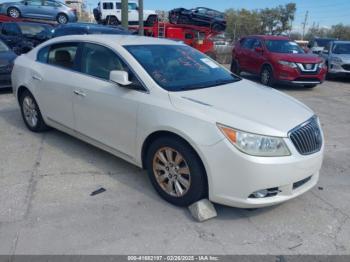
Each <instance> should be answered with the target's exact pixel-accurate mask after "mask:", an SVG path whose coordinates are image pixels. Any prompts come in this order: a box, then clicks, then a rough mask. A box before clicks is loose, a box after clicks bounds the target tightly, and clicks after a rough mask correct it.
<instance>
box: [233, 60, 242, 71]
mask: <svg viewBox="0 0 350 262" xmlns="http://www.w3.org/2000/svg"><path fill="white" fill-rule="evenodd" d="M231 72H232V73H234V74H236V75H239V74H240V73H241V71H240V69H239V63H238V61H237V60H236V59H232V62H231Z"/></svg>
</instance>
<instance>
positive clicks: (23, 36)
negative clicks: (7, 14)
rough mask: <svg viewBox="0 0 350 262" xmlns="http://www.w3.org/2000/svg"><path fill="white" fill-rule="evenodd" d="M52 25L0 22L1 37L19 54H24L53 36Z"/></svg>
mask: <svg viewBox="0 0 350 262" xmlns="http://www.w3.org/2000/svg"><path fill="white" fill-rule="evenodd" d="M51 31H52V26H50V25H47V24H40V23H27V22H18V23H17V22H6V23H1V24H0V39H1V40H3V41H4V42H5V43H6V44H7V45H8V46H9V47H10V48H11V49H13V50H14V51H15V52H16V53H17V54H23V53H26V52H28V51H30V50H31V49H33V48H34V47H35V46H37V45H39V44H41V43H42V42H45V41H46V40H48V39H50V38H51V36H52V32H51Z"/></svg>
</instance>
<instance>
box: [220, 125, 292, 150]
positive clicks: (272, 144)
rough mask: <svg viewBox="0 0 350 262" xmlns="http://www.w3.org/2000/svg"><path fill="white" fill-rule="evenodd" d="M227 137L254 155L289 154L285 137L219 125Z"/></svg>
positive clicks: (239, 147)
mask: <svg viewBox="0 0 350 262" xmlns="http://www.w3.org/2000/svg"><path fill="white" fill-rule="evenodd" d="M217 126H218V128H219V129H220V130H221V132H222V133H223V134H224V135H225V136H226V138H227V139H228V140H229V141H230V142H231V143H232V144H233V145H234V146H235V147H236V148H237V149H238V150H240V151H242V152H243V153H246V154H248V155H252V156H265V157H268V156H270V157H271V156H289V155H290V151H289V149H288V147H287V145H286V144H285V143H284V141H283V138H280V137H271V136H262V135H257V134H252V133H248V132H244V131H241V130H235V129H233V128H230V127H227V126H224V125H220V124H218V125H217Z"/></svg>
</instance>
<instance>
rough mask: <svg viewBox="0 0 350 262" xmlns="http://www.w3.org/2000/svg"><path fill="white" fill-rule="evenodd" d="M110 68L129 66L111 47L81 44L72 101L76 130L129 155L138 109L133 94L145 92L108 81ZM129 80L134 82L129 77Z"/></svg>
mask: <svg viewBox="0 0 350 262" xmlns="http://www.w3.org/2000/svg"><path fill="white" fill-rule="evenodd" d="M112 70H124V71H127V70H129V69H128V67H127V66H126V64H125V63H124V62H123V61H122V60H121V59H120V58H119V57H118V55H117V54H116V53H115V52H114V51H112V50H111V49H109V48H107V47H105V46H101V45H98V44H92V43H85V44H84V48H83V51H82V54H81V60H80V71H81V73H82V74H81V76H80V78H79V79H80V82H81V87H80V88H79V89H78V90H75V91H74V92H76V94H75V96H74V100H73V101H74V115H75V120H76V130H77V131H78V132H79V133H81V134H83V135H85V136H87V137H88V138H90V139H93V140H94V141H98V142H99V143H101V144H102V145H104V146H107V147H108V148H112V149H114V150H117V151H118V152H121V153H123V154H124V155H126V156H133V155H134V152H135V151H134V150H135V137H136V122H137V110H138V102H137V100H136V97H138V96H145V95H147V94H146V93H144V92H140V91H136V90H131V89H128V88H125V87H122V86H119V85H118V84H116V83H113V82H111V81H109V74H110V71H112ZM129 73H131V72H129ZM129 76H130V75H129ZM129 80H130V81H135V80H133V77H132V76H131V77H129Z"/></svg>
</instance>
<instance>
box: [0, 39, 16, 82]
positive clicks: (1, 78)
mask: <svg viewBox="0 0 350 262" xmlns="http://www.w3.org/2000/svg"><path fill="white" fill-rule="evenodd" d="M16 57H17V55H16V54H15V53H14V52H13V51H12V50H11V49H10V48H9V47H8V46H7V45H6V44H5V43H4V42H3V41H1V40H0V89H2V88H9V87H11V72H12V67H13V62H14V60H15V59H16Z"/></svg>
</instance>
